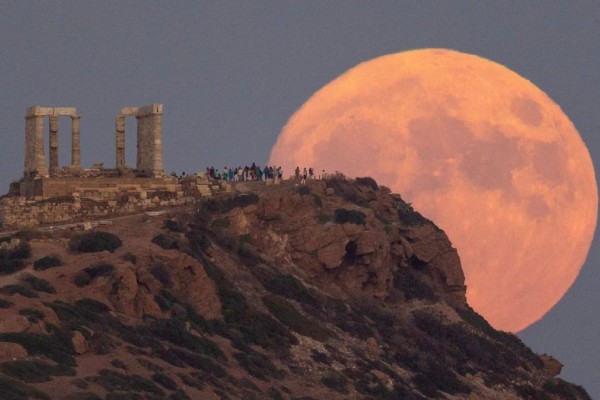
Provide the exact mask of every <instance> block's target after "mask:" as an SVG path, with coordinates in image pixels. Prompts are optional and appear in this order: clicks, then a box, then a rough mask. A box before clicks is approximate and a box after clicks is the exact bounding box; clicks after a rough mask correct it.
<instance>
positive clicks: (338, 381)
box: [321, 371, 349, 394]
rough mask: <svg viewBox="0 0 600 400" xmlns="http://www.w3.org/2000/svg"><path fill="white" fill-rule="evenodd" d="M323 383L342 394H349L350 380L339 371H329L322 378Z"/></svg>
mask: <svg viewBox="0 0 600 400" xmlns="http://www.w3.org/2000/svg"><path fill="white" fill-rule="evenodd" d="M321 383H322V384H323V385H325V386H327V387H328V388H331V389H333V390H335V391H336V392H339V393H342V394H348V393H349V391H348V380H347V379H346V377H345V376H344V375H342V374H340V373H339V372H336V371H329V372H327V373H326V374H325V375H323V377H322V378H321Z"/></svg>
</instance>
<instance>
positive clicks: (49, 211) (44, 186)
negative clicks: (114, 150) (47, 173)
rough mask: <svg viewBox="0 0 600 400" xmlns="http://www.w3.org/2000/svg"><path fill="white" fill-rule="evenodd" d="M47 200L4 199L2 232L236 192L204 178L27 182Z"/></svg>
mask: <svg viewBox="0 0 600 400" xmlns="http://www.w3.org/2000/svg"><path fill="white" fill-rule="evenodd" d="M27 185H35V186H36V187H35V188H34V187H32V188H29V189H27V187H25V188H23V187H22V190H32V191H34V192H37V193H44V194H45V195H44V196H29V197H25V196H5V197H3V198H0V229H22V228H33V227H36V226H39V225H45V224H66V223H72V222H81V221H86V220H93V219H98V218H109V217H114V216H118V215H124V214H132V213H137V212H143V211H146V210H152V209H157V208H161V207H175V206H183V205H188V204H194V203H195V202H196V201H198V200H199V199H201V198H203V197H210V196H213V195H216V194H220V193H227V192H231V191H232V190H233V187H232V185H231V184H229V183H227V182H222V181H213V180H209V179H207V178H206V177H204V176H203V175H193V176H188V177H186V178H184V179H182V180H181V181H178V180H177V179H175V178H171V177H169V178H166V177H165V178H123V177H120V178H103V177H98V178H74V177H65V178H45V179H36V180H33V181H27Z"/></svg>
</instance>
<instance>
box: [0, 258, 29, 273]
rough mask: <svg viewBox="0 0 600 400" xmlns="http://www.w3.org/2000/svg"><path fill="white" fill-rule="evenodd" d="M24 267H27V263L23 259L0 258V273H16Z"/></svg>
mask: <svg viewBox="0 0 600 400" xmlns="http://www.w3.org/2000/svg"><path fill="white" fill-rule="evenodd" d="M23 268H25V263H24V262H23V260H21V259H2V258H0V274H14V273H15V272H18V271H20V270H22V269H23Z"/></svg>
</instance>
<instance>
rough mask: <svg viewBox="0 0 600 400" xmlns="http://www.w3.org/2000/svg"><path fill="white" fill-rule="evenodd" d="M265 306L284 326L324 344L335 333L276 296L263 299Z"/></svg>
mask: <svg viewBox="0 0 600 400" xmlns="http://www.w3.org/2000/svg"><path fill="white" fill-rule="evenodd" d="M262 300H263V303H264V305H265V306H266V307H267V308H268V309H269V311H270V312H271V313H272V314H273V315H274V316H275V318H277V319H278V320H279V321H280V322H281V323H282V324H284V325H285V326H287V327H288V328H290V329H291V330H292V331H294V332H297V333H299V334H300V335H303V336H308V337H310V338H313V339H315V340H318V341H321V342H324V341H326V340H327V339H329V338H330V337H332V336H333V333H332V332H331V331H329V330H328V329H326V328H323V327H322V326H321V325H320V324H319V323H317V322H316V321H314V320H311V319H309V318H307V317H305V316H304V315H302V314H301V313H300V312H299V311H298V310H296V308H295V307H294V306H293V305H291V304H290V303H289V302H288V301H287V300H285V299H284V298H282V297H279V296H275V295H268V296H264V297H263V299H262Z"/></svg>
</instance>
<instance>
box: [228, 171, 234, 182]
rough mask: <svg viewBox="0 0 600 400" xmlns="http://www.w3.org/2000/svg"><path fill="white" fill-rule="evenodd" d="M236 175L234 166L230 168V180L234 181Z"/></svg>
mask: <svg viewBox="0 0 600 400" xmlns="http://www.w3.org/2000/svg"><path fill="white" fill-rule="evenodd" d="M234 175H235V174H234V172H233V168H229V177H228V178H229V180H230V181H233V177H234Z"/></svg>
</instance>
